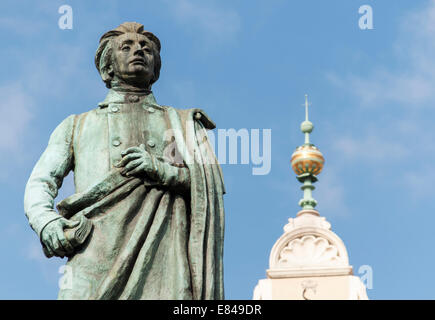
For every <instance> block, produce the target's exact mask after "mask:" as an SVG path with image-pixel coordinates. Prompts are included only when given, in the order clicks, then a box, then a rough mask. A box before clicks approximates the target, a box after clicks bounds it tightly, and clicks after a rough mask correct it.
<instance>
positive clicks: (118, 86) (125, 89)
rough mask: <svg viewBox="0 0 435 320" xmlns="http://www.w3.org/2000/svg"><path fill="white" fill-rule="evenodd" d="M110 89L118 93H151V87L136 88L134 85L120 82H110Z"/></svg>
mask: <svg viewBox="0 0 435 320" xmlns="http://www.w3.org/2000/svg"><path fill="white" fill-rule="evenodd" d="M111 89H112V90H115V91H116V92H120V93H143V94H148V93H151V86H148V87H138V86H135V85H131V84H128V83H123V82H120V81H112V82H111Z"/></svg>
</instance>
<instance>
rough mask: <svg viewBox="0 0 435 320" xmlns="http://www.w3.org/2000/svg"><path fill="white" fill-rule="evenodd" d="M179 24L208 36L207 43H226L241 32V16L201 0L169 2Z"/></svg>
mask: <svg viewBox="0 0 435 320" xmlns="http://www.w3.org/2000/svg"><path fill="white" fill-rule="evenodd" d="M168 5H169V6H170V8H171V11H172V14H173V15H174V17H175V19H176V20H177V22H178V23H180V24H181V25H182V26H183V27H185V28H187V29H192V28H193V29H194V30H195V32H198V31H199V32H200V33H201V34H202V35H203V36H206V39H207V42H224V41H225V40H229V39H233V38H234V37H235V36H236V34H237V33H238V32H239V30H240V26H241V19H240V15H239V14H238V13H237V12H236V11H235V10H233V9H230V8H224V7H222V6H220V5H218V4H217V3H216V2H206V1H200V0H171V1H168Z"/></svg>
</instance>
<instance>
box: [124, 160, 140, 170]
mask: <svg viewBox="0 0 435 320" xmlns="http://www.w3.org/2000/svg"><path fill="white" fill-rule="evenodd" d="M142 162H143V159H137V160H133V161H130V162H129V163H128V164H127V165H126V166H125V169H124V170H123V171H122V172H123V173H127V172H128V171H130V170H131V169H134V168H136V167H137V166H138V165H140V164H141V163H142Z"/></svg>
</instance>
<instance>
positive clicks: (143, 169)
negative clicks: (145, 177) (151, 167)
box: [127, 162, 147, 176]
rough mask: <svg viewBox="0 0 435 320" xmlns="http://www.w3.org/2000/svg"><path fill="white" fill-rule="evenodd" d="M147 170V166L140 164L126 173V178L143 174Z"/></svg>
mask: <svg viewBox="0 0 435 320" xmlns="http://www.w3.org/2000/svg"><path fill="white" fill-rule="evenodd" d="M146 169H147V164H146V163H144V162H142V163H141V164H140V165H138V166H137V167H136V168H134V169H132V170H131V171H129V172H128V173H127V175H128V176H130V175H133V174H137V173H140V172H145V170H146Z"/></svg>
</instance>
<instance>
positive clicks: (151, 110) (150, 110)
mask: <svg viewBox="0 0 435 320" xmlns="http://www.w3.org/2000/svg"><path fill="white" fill-rule="evenodd" d="M147 110H148V112H149V113H154V111H156V110H154V108H151V107H148V109H147Z"/></svg>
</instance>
